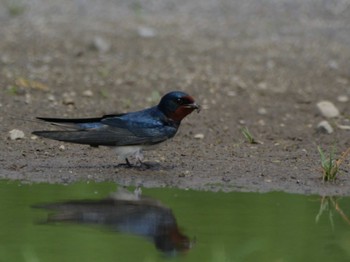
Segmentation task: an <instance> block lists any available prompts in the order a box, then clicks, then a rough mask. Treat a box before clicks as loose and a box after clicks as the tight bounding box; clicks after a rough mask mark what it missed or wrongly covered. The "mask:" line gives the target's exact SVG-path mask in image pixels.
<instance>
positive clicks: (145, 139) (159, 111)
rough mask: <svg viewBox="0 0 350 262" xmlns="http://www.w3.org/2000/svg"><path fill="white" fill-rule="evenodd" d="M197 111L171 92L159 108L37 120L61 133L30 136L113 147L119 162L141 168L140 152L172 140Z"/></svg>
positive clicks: (189, 100)
mask: <svg viewBox="0 0 350 262" xmlns="http://www.w3.org/2000/svg"><path fill="white" fill-rule="evenodd" d="M200 109H201V106H200V105H199V104H197V103H196V102H195V100H194V98H193V97H192V96H190V95H188V94H187V93H185V92H182V91H172V92H169V93H167V94H165V95H164V96H163V97H162V98H161V100H160V102H159V104H158V105H156V106H153V107H149V108H146V109H144V110H140V111H135V112H129V113H124V114H109V115H104V116H102V117H94V118H75V119H69V118H68V119H67V118H48V117H37V119H39V120H42V121H46V122H49V123H51V124H53V125H57V126H60V127H62V128H64V130H50V131H45V130H44V131H34V132H32V134H34V135H36V136H39V137H44V138H48V139H53V140H58V141H63V142H70V143H76V144H86V145H90V146H92V147H99V146H107V147H113V148H115V151H116V153H117V156H118V158H119V157H120V158H122V159H125V161H126V164H127V166H129V167H131V166H132V165H131V163H130V161H129V158H130V157H135V158H136V161H137V163H138V164H140V165H143V164H144V163H143V162H142V161H143V159H144V155H143V151H145V150H151V149H153V148H154V146H155V145H158V144H160V143H162V142H164V141H166V140H168V139H170V138H172V137H174V136H175V134H176V132H177V131H178V129H179V127H180V124H181V121H182V120H183V119H184V118H185V117H186V116H187V115H189V114H191V113H192V112H193V111H194V110H197V112H199V111H200Z"/></svg>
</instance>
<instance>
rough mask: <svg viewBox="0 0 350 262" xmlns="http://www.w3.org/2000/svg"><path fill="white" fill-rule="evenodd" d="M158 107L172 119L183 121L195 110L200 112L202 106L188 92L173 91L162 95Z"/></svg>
mask: <svg viewBox="0 0 350 262" xmlns="http://www.w3.org/2000/svg"><path fill="white" fill-rule="evenodd" d="M158 109H159V110H160V111H162V112H163V113H164V114H165V115H166V116H167V117H168V118H170V119H171V120H173V121H175V122H181V120H182V119H183V118H184V117H185V116H187V115H188V114H191V113H192V112H193V111H194V110H197V111H198V112H199V111H200V109H201V107H200V105H198V104H197V103H196V102H195V101H194V99H193V97H191V96H189V95H188V94H186V93H184V92H181V91H173V92H170V93H167V94H166V95H165V96H163V97H162V99H161V100H160V102H159V104H158Z"/></svg>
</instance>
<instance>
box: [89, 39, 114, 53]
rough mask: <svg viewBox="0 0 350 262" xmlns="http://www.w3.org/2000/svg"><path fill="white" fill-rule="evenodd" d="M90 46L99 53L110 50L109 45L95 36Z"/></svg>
mask: <svg viewBox="0 0 350 262" xmlns="http://www.w3.org/2000/svg"><path fill="white" fill-rule="evenodd" d="M91 46H92V48H93V49H95V50H97V51H98V52H100V53H107V52H108V51H109V50H110V49H111V44H110V43H109V42H108V41H107V40H106V39H104V38H103V37H100V36H95V37H94V39H93V40H92V43H91Z"/></svg>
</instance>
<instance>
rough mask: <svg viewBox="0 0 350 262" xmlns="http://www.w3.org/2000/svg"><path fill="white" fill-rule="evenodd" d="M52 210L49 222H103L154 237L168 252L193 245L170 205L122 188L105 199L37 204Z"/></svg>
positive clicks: (132, 232) (158, 247)
mask: <svg viewBox="0 0 350 262" xmlns="http://www.w3.org/2000/svg"><path fill="white" fill-rule="evenodd" d="M35 207H37V208H43V209H47V210H52V211H53V212H52V213H51V214H49V215H48V219H47V222H73V223H80V224H94V225H96V224H97V225H103V226H107V227H108V228H110V229H112V230H115V231H118V232H122V233H128V234H134V235H138V236H142V237H145V238H146V239H148V240H151V241H152V242H153V243H154V245H155V247H156V248H157V249H158V250H159V251H162V252H164V253H167V254H177V253H179V252H184V251H187V250H189V249H190V248H191V241H190V240H189V238H188V237H187V236H186V235H184V234H183V233H181V232H180V230H179V228H178V225H177V223H176V218H175V217H174V214H173V212H172V211H171V209H170V208H168V207H166V206H164V205H163V204H162V203H160V202H159V201H157V200H155V199H152V198H149V197H145V196H141V189H140V188H137V189H136V190H135V192H134V193H131V192H129V191H127V190H126V189H124V188H122V189H119V190H118V191H117V192H115V193H113V194H111V195H110V196H109V197H108V198H105V199H101V200H72V201H68V202H61V203H50V204H43V205H37V206H35Z"/></svg>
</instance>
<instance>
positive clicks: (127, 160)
mask: <svg viewBox="0 0 350 262" xmlns="http://www.w3.org/2000/svg"><path fill="white" fill-rule="evenodd" d="M125 161H126V164H127V166H128V167H132V165H131V164H130V162H129V159H128V158H127V157H126V158H125Z"/></svg>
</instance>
